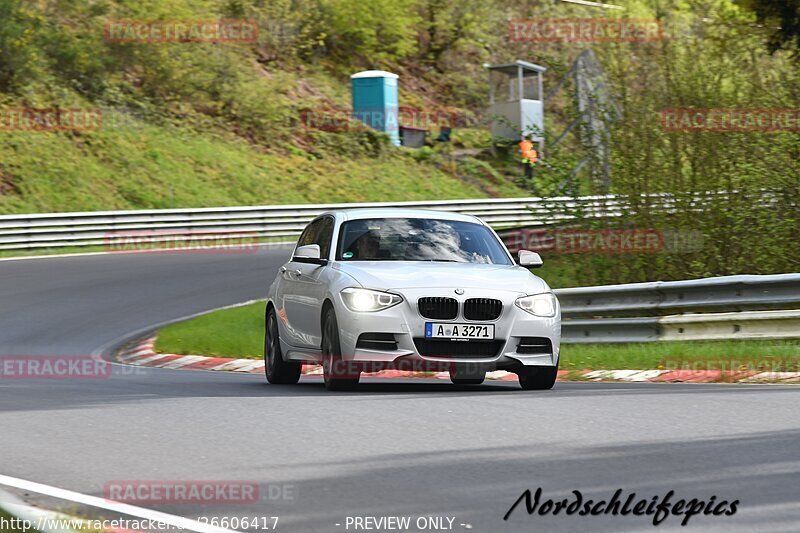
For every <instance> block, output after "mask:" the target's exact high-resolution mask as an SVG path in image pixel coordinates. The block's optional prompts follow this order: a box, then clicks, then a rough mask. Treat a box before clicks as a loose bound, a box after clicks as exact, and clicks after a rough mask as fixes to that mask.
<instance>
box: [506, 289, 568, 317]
mask: <svg viewBox="0 0 800 533" xmlns="http://www.w3.org/2000/svg"><path fill="white" fill-rule="evenodd" d="M514 303H516V304H517V307H519V308H520V309H522V310H523V311H527V312H528V313H530V314H532V315H536V316H542V317H553V316H556V309H558V301H557V300H556V297H555V295H554V294H553V293H552V292H543V293H541V294H529V295H528V296H523V297H522V298H517V301H516V302H514Z"/></svg>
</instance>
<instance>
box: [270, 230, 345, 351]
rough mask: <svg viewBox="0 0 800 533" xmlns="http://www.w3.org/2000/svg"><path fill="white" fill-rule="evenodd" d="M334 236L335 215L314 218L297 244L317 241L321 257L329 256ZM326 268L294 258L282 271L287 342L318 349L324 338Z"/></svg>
mask: <svg viewBox="0 0 800 533" xmlns="http://www.w3.org/2000/svg"><path fill="white" fill-rule="evenodd" d="M332 239H333V217H330V216H323V217H320V218H318V219H316V220H314V221H313V222H312V223H311V224H310V225H309V226H308V228H306V230H305V231H304V232H303V235H301V237H300V240H299V241H298V243H297V246H306V245H309V244H316V245H318V246H319V248H320V257H321V258H323V259H327V258H328V256H329V254H330V249H331V241H332ZM326 268H327V267H326V266H324V265H318V264H313V263H308V262H303V261H300V260H294V258H292V259H291V260H290V261H289V262H288V263H287V264H286V265H285V270H284V271H283V272H282V274H281V275H282V276H283V283H282V285H283V305H284V312H285V313H286V326H287V330H288V331H287V335H286V337H285V339H286V342H288V343H289V344H292V345H293V346H297V347H302V348H311V349H318V348H319V346H320V341H321V326H320V313H321V309H322V302H323V301H324V300H325V295H326V294H327V290H326V289H327V287H326V285H325V283H324V277H323V276H324V271H325V269H326Z"/></svg>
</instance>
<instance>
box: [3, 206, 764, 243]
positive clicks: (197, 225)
mask: <svg viewBox="0 0 800 533" xmlns="http://www.w3.org/2000/svg"><path fill="white" fill-rule="evenodd" d="M725 194H726V193H705V194H696V195H692V196H688V197H687V196H680V197H678V196H674V195H667V194H653V195H642V196H637V197H622V196H614V195H604V196H581V197H575V198H573V197H554V198H538V197H532V198H495V199H478V200H442V201H415V202H371V203H338V204H300V205H276V206H254V207H212V208H201V209H146V210H130V211H93V212H77V213H45V214H33V215H2V216H0V250H15V249H35V248H55V247H64V246H93V245H94V246H97V245H101V246H102V245H108V244H109V243H112V244H113V242H115V241H118V240H120V239H124V238H126V237H131V236H133V237H138V238H141V237H143V236H144V235H145V234H146V235H147V239H148V241H149V242H167V241H176V240H181V239H186V240H189V239H193V238H197V236H198V235H225V236H227V237H229V238H235V237H245V238H250V239H253V238H259V239H280V238H284V237H285V238H290V237H294V236H296V235H298V234H299V233H300V232H301V230H302V229H303V228H304V227H305V225H306V224H307V223H308V221H309V220H311V219H312V218H313V217H315V216H316V215H318V214H320V213H322V212H324V211H328V210H332V209H344V208H359V207H409V208H422V209H436V210H442V211H456V212H459V213H465V214H470V215H475V216H478V217H480V218H482V219H483V220H485V221H486V222H488V223H489V224H491V225H492V226H494V227H496V228H508V227H520V226H546V225H552V224H557V223H562V222H568V221H570V220H574V219H576V218H578V217H580V218H588V219H592V218H612V217H618V216H621V215H622V214H623V213H628V212H630V210H631V209H633V208H634V207H636V208H638V209H643V208H647V209H649V210H651V211H667V212H669V211H671V210H675V209H678V208H680V209H701V208H702V205H703V204H704V203H706V202H708V201H709V200H710V199H712V198H719V197H721V196H725ZM766 198H768V197H766Z"/></svg>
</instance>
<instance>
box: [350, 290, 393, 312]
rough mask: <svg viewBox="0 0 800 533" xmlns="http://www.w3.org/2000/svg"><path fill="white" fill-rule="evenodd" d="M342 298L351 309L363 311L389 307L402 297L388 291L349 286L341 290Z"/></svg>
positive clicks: (381, 309) (380, 309)
mask: <svg viewBox="0 0 800 533" xmlns="http://www.w3.org/2000/svg"><path fill="white" fill-rule="evenodd" d="M342 300H343V301H344V304H345V305H346V306H347V308H348V309H350V310H351V311H356V312H358V313H365V312H373V311H383V310H384V309H389V308H390V307H392V306H394V305H397V304H399V303H400V302H402V301H403V297H402V296H398V295H396V294H391V293H389V292H383V291H373V290H370V289H356V288H354V287H351V288H349V289H344V290H342Z"/></svg>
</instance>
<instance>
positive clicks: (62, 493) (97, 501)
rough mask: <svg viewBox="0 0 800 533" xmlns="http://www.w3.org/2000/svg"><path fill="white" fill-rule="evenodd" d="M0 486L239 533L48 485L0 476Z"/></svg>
mask: <svg viewBox="0 0 800 533" xmlns="http://www.w3.org/2000/svg"><path fill="white" fill-rule="evenodd" d="M0 485H5V486H8V487H14V488H17V489H21V490H28V491H30V492H36V493H37V494H44V495H45V496H52V497H53V498H58V499H60V500H67V501H71V502H73V503H81V504H84V505H88V506H90V507H97V508H100V509H106V510H108V511H114V512H118V513H122V514H125V515H129V516H135V517H138V518H144V519H145V520H153V521H154V522H163V523H165V524H170V525H173V526H175V527H179V528H182V529H188V530H189V531H196V532H198V533H239V532H237V531H236V530H233V529H225V528H221V527H216V526H212V525H211V524H204V523H202V522H198V521H196V520H192V519H190V518H186V517H183V516H177V515H171V514H167V513H163V512H161V511H155V510H152V509H145V508H143V507H137V506H135V505H130V504H128V503H120V502H115V501H112V500H106V499H105V498H98V497H97V496H89V495H87V494H81V493H80V492H74V491H71V490H66V489H60V488H58V487H52V486H50V485H45V484H43V483H36V482H34V481H26V480H24V479H19V478H15V477H10V476H5V475H3V474H0Z"/></svg>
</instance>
